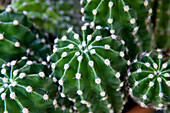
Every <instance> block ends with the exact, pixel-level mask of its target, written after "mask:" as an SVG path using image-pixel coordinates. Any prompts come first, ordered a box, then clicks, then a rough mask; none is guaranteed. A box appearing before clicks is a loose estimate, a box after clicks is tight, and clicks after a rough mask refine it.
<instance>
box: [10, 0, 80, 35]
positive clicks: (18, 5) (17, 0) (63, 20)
mask: <svg viewBox="0 0 170 113" xmlns="http://www.w3.org/2000/svg"><path fill="white" fill-rule="evenodd" d="M75 2H77V1H75V0H69V1H68V0H58V1H56V0H12V4H11V5H12V7H13V8H14V9H16V10H17V11H19V12H22V11H24V12H27V13H28V17H29V19H31V20H32V21H33V22H34V23H35V24H36V25H37V26H38V27H39V28H43V30H44V31H46V32H50V33H52V34H55V35H63V34H64V33H66V30H67V29H68V27H70V26H71V25H77V26H78V23H79V21H80V19H79V18H80V13H79V10H78V9H77V8H75V7H76V6H75V4H76V3H75ZM77 4H78V3H77ZM37 6H39V7H37Z"/></svg>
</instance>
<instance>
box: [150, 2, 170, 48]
mask: <svg viewBox="0 0 170 113" xmlns="http://www.w3.org/2000/svg"><path fill="white" fill-rule="evenodd" d="M150 4H151V7H153V12H154V14H153V15H152V23H153V29H154V36H155V41H156V47H158V48H165V49H167V48H170V45H169V43H170V38H169V37H170V34H169V32H170V31H169V29H170V22H169V18H170V1H169V0H153V1H151V3H150Z"/></svg>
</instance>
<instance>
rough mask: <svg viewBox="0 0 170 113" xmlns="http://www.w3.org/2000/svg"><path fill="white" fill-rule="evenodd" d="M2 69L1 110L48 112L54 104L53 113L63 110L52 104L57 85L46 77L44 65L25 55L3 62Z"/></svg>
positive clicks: (0, 87)
mask: <svg viewBox="0 0 170 113" xmlns="http://www.w3.org/2000/svg"><path fill="white" fill-rule="evenodd" d="M0 70H1V73H0V106H1V107H0V108H1V109H0V112H1V113H2V112H3V113H8V112H9V113H14V112H15V113H21V112H22V113H29V112H30V113H39V112H41V113H45V110H46V109H48V110H50V109H54V107H56V110H53V111H54V112H57V113H59V112H62V110H61V108H60V107H59V106H53V104H55V103H56V102H57V101H56V100H53V99H54V98H53V97H55V96H56V95H55V94H56V92H57V85H55V84H54V83H53V81H52V80H51V79H49V78H47V77H46V74H48V72H44V71H46V70H47V69H46V67H45V66H44V65H42V64H37V63H35V62H33V61H30V60H27V58H26V57H22V59H21V60H19V61H16V60H14V61H11V62H9V63H7V64H3V65H2V67H1V68H0ZM51 87H53V88H51Z"/></svg>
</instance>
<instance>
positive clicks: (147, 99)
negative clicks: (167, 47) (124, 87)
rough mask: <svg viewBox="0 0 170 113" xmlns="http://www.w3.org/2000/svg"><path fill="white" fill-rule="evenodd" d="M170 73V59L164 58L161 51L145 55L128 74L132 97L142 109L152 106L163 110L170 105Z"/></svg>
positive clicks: (133, 65) (134, 63) (135, 62)
mask: <svg viewBox="0 0 170 113" xmlns="http://www.w3.org/2000/svg"><path fill="white" fill-rule="evenodd" d="M169 73H170V59H169V58H163V54H162V53H161V50H157V51H156V52H150V53H143V54H142V55H141V60H137V59H136V60H134V62H133V64H132V69H131V72H130V71H129V72H128V75H129V79H128V80H129V83H130V89H129V92H130V94H131V96H132V97H133V98H134V99H135V100H136V101H137V102H139V103H140V105H141V106H142V107H147V105H148V104H151V105H152V107H153V108H155V109H163V107H165V106H167V104H169V103H170V87H169V86H170V81H169V80H170V76H169Z"/></svg>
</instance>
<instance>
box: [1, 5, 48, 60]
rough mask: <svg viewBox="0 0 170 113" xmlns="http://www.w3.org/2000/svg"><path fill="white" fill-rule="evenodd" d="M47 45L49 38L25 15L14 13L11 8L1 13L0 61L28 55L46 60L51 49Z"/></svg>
mask: <svg viewBox="0 0 170 113" xmlns="http://www.w3.org/2000/svg"><path fill="white" fill-rule="evenodd" d="M46 43H49V42H48V40H47V38H46V37H45V36H44V35H43V34H42V33H41V32H40V31H38V30H36V29H35V28H34V27H33V24H32V23H31V22H30V21H29V20H28V19H27V17H26V16H25V15H24V14H22V13H16V12H14V11H13V10H12V9H11V7H7V8H6V10H5V11H4V12H2V13H0V59H3V60H5V61H7V62H8V61H11V60H14V59H18V58H20V57H22V56H25V55H26V54H27V56H31V57H32V55H35V56H36V57H35V58H38V59H39V60H40V61H42V59H44V60H45V59H46V55H47V54H49V53H50V47H51V46H50V45H49V44H46ZM37 48H38V49H37Z"/></svg>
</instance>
